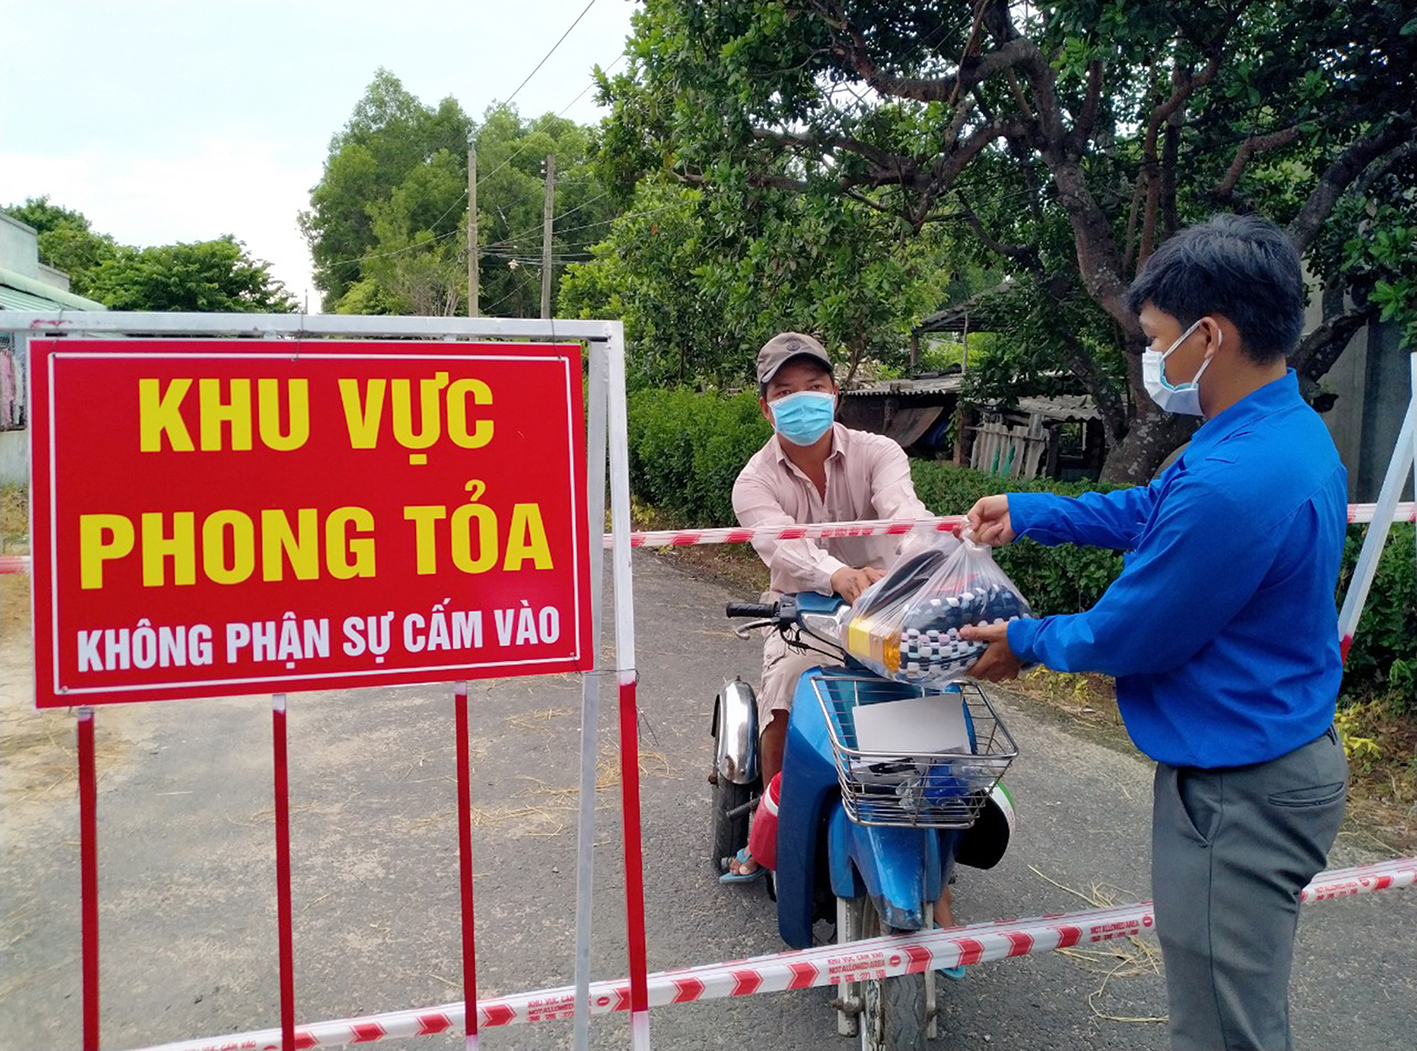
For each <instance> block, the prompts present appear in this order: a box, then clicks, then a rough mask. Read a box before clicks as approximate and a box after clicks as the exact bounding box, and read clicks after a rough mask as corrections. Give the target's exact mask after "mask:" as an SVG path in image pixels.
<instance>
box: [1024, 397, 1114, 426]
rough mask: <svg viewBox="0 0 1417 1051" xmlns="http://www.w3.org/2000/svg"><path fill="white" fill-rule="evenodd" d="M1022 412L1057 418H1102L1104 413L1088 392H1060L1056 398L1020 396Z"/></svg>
mask: <svg viewBox="0 0 1417 1051" xmlns="http://www.w3.org/2000/svg"><path fill="white" fill-rule="evenodd" d="M1018 407H1019V411H1020V412H1027V413H1030V414H1031V413H1038V414H1039V415H1040V416H1050V417H1052V418H1053V419H1055V420H1100V419H1101V418H1102V414H1101V413H1099V412H1098V411H1097V406H1096V405H1094V404H1093V403H1092V399H1091V398H1089V397H1088V396H1087V395H1086V394H1060V395H1058V396H1057V397H1056V398H1020V399H1019V400H1018Z"/></svg>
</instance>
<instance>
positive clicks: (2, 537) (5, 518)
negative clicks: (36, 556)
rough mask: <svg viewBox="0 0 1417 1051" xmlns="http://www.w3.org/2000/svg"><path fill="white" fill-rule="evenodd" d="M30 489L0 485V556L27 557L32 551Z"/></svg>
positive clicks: (20, 486)
mask: <svg viewBox="0 0 1417 1051" xmlns="http://www.w3.org/2000/svg"><path fill="white" fill-rule="evenodd" d="M29 499H30V497H29V488H28V487H27V486H23V485H0V555H27V554H29V550H30V539H29V538H30V526H29V522H30V506H29Z"/></svg>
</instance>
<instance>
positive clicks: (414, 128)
mask: <svg viewBox="0 0 1417 1051" xmlns="http://www.w3.org/2000/svg"><path fill="white" fill-rule="evenodd" d="M471 126H472V122H471V121H470V120H469V119H468V117H467V115H466V114H465V113H463V111H462V107H460V106H459V105H458V104H457V102H456V101H455V100H454V99H452V98H446V99H444V100H443V101H442V102H441V103H440V104H439V105H438V107H437V108H436V109H435V108H433V107H430V106H425V105H423V104H422V103H421V102H419V101H418V99H416V98H415V97H414V96H413V95H411V94H410V93H409V92H408V91H407V90H406V89H405V88H404V86H403V84H402V83H401V82H400V81H399V79H398V78H397V77H396V76H394V75H393V74H392V73H390V72H389V71H388V70H386V69H380V70H379V71H378V72H377V73H376V74H375V75H374V80H373V82H372V83H371V84H370V85H369V88H368V90H367V91H366V92H365V93H364V97H363V98H362V99H360V101H359V102H358V104H356V106H355V107H354V113H353V115H352V116H351V117H350V119H349V123H348V124H346V125H345V127H344V130H342V131H341V132H339V133H338V134H336V135H335V136H334V138H333V139H331V140H330V152H329V156H328V158H327V159H326V161H325V170H324V174H323V175H322V176H321V178H320V181H319V182H318V183H316V184H315V186H314V187H313V188H312V189H311V191H310V210H309V211H307V212H302V213H301V216H300V223H301V228H302V229H303V230H304V232H305V237H306V239H307V241H309V244H310V255H311V258H312V259H313V261H314V264H315V266H314V281H315V287H317V288H318V289H320V291H321V292H323V293H324V306H325V309H326V310H337V309H338V308H339V306H340V301H341V300H342V299H343V297H344V296H345V294H346V293H347V292H349V290H350V289H351V288H352V287H353V286H354V285H356V284H358V283H359V282H360V281H361V280H362V279H363V278H364V277H365V273H364V270H365V266H364V257H365V256H366V255H367V254H371V253H373V252H374V251H375V250H376V249H377V247H378V244H379V240H378V236H377V234H376V232H375V230H374V217H373V216H372V215H371V214H370V211H369V205H370V204H372V203H375V202H384V201H387V200H388V198H389V197H390V195H391V194H392V193H393V192H394V191H395V190H396V189H398V188H399V186H401V185H402V184H403V182H404V180H406V179H407V178H408V177H409V174H410V173H411V172H413V171H414V170H415V169H417V168H420V167H422V166H423V165H425V164H427V163H429V162H430V161H431V160H432V159H433V158H434V157H435V156H437V155H438V154H439V153H440V151H441V152H443V153H445V154H447V155H449V156H457V155H459V154H461V153H463V152H464V151H465V150H466V148H467V139H468V132H469V131H470V129H471ZM466 187H467V168H466V162H464V166H463V175H462V183H461V188H462V189H463V190H465V189H466ZM458 200H459V199H458V198H455V199H454V202H450V203H453V204H455V203H456V202H457V201H458ZM421 203H423V204H426V205H427V206H428V207H432V205H431V203H429V202H421ZM459 212H460V210H459V209H457V208H456V207H453V208H450V209H448V210H447V214H444V215H440V214H439V213H438V212H436V211H435V212H433V213H432V214H421V213H419V214H417V218H418V219H420V220H421V221H422V222H423V223H425V224H426V225H427V226H428V227H429V228H430V230H431V232H432V233H433V234H434V236H437V237H443V238H451V237H455V236H456V235H457V223H458V219H459ZM390 250H392V249H390ZM367 294H368V293H367V290H366V292H365V293H363V295H365V297H366V298H367Z"/></svg>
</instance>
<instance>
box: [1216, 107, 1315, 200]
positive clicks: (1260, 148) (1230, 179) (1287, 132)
mask: <svg viewBox="0 0 1417 1051" xmlns="http://www.w3.org/2000/svg"><path fill="white" fill-rule="evenodd" d="M1299 128H1300V125H1298V124H1295V125H1293V126H1292V127H1288V128H1282V129H1280V130H1279V131H1271V132H1268V133H1266V134H1264V135H1247V136H1246V137H1245V141H1244V142H1242V143H1240V148H1239V149H1237V150H1236V151H1235V159H1234V160H1233V161H1231V162H1230V167H1229V169H1228V170H1227V171H1226V172H1225V177H1224V178H1223V179H1221V180H1220V181H1219V182H1218V183H1216V184H1215V189H1213V190H1212V191H1211V196H1213V197H1215V198H1217V199H1218V200H1222V201H1228V200H1231V199H1232V196H1233V194H1234V192H1235V185H1236V184H1237V183H1238V182H1239V181H1240V176H1241V175H1243V174H1244V172H1245V168H1246V166H1248V165H1249V163H1250V159H1251V158H1252V157H1254V155H1255V154H1257V153H1263V152H1265V151H1266V150H1276V149H1278V148H1279V147H1281V146H1288V145H1289V144H1290V143H1291V142H1293V141H1294V140H1295V139H1296V138H1298V137H1299Z"/></svg>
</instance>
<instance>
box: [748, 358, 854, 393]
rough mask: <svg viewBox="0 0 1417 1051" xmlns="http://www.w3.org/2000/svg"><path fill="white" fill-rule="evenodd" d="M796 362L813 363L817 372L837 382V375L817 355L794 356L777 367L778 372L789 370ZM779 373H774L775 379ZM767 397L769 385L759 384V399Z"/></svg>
mask: <svg viewBox="0 0 1417 1051" xmlns="http://www.w3.org/2000/svg"><path fill="white" fill-rule="evenodd" d="M794 361H806V362H809V363H811V364H813V365H815V366H817V370H818V371H819V372H821V373H823V374H824V375H826V376H827V377H829V378H830V379H831V381H832V382H833V383H835V382H836V374H835V373H833V372H832V370H831V369H829V368H827V367H826V366H825V365H823V364H822V361H821V359H820V358H818V357H817V356H816V355H815V354H794V355H792V357H790V358H788V359H787V360H786V361H784V362H783V363H782V364H781V365H779V366H778V367H777V372H781V371H782V370H783V369H785V368H787V366H789V365H791V364H792V363H793V362H794ZM777 372H774V373H773V376H774V377H776V376H777ZM771 382H772V380H769V381H768V383H771ZM767 396H768V384H767V383H759V384H758V397H759V398H766V397H767Z"/></svg>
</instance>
